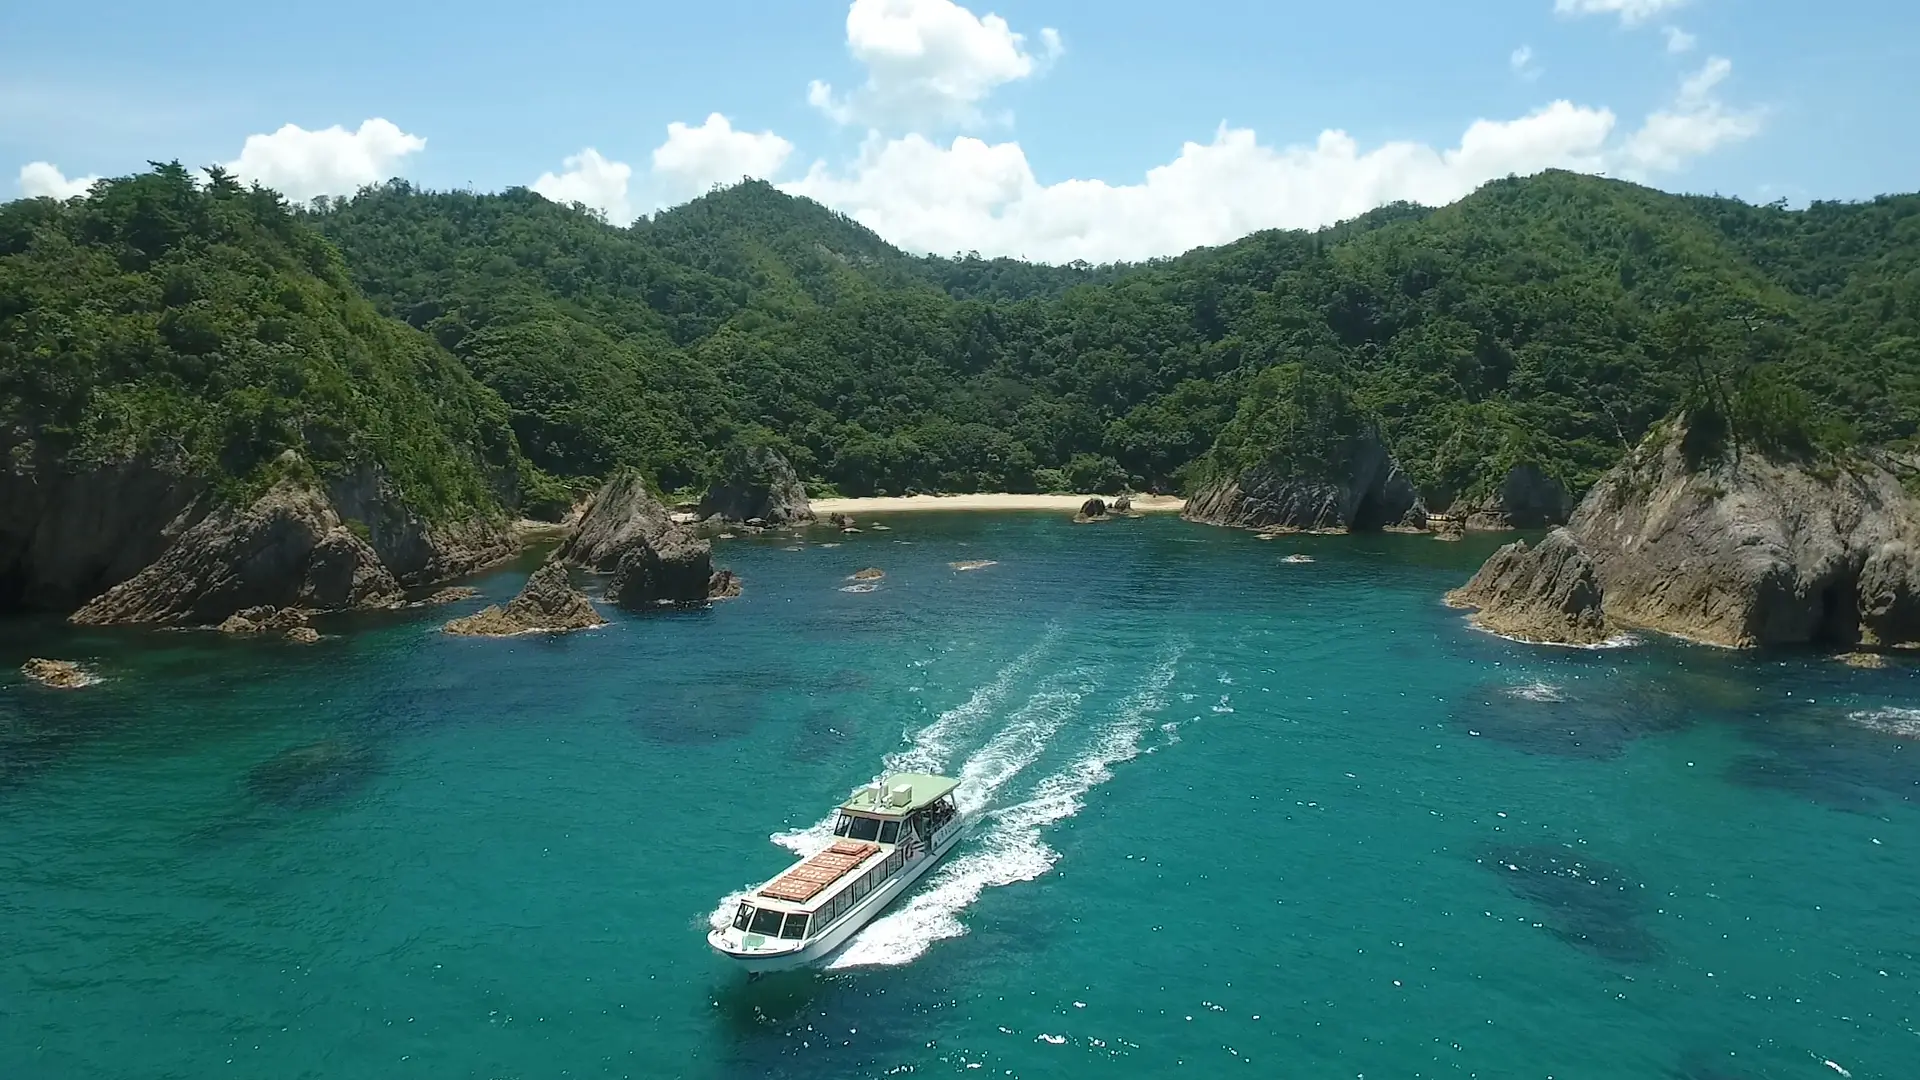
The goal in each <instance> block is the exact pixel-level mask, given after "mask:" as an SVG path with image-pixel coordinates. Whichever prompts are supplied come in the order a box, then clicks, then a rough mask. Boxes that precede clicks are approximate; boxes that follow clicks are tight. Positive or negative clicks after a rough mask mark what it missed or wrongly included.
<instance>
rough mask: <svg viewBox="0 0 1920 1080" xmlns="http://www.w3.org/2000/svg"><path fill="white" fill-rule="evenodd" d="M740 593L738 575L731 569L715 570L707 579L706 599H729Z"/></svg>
mask: <svg viewBox="0 0 1920 1080" xmlns="http://www.w3.org/2000/svg"><path fill="white" fill-rule="evenodd" d="M739 595H740V575H738V574H736V573H734V572H733V571H731V570H715V571H714V572H713V577H711V578H709V579H707V599H709V600H731V599H733V598H734V597H736V596H739Z"/></svg>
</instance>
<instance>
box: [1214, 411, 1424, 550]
mask: <svg viewBox="0 0 1920 1080" xmlns="http://www.w3.org/2000/svg"><path fill="white" fill-rule="evenodd" d="M1336 460H1337V461H1338V462H1339V464H1338V465H1337V466H1336V467H1335V468H1333V469H1331V470H1329V471H1327V472H1326V473H1324V474H1322V475H1315V476H1302V475H1295V474H1292V473H1289V472H1285V471H1282V470H1279V469H1274V468H1267V467H1260V468H1254V469H1249V470H1247V471H1245V472H1243V473H1241V474H1240V475H1238V476H1234V477H1226V478H1222V479H1219V480H1216V481H1214V482H1213V483H1211V484H1207V485H1204V486H1202V487H1201V488H1200V490H1198V491H1196V492H1195V493H1194V496H1193V498H1191V499H1189V500H1187V506H1186V509H1185V510H1183V511H1181V514H1180V516H1181V517H1184V518H1186V519H1187V520H1189V521H1198V522H1202V523H1204V524H1207V525H1226V526H1230V527H1233V528H1240V529H1284V530H1289V531H1293V530H1298V531H1301V532H1345V531H1364V530H1374V529H1384V528H1386V527H1388V526H1393V525H1400V526H1405V527H1409V528H1419V527H1424V526H1425V524H1426V517H1427V511H1426V507H1425V505H1424V504H1422V503H1421V501H1420V494H1419V492H1417V491H1415V490H1414V487H1413V483H1412V481H1410V480H1408V479H1407V475H1406V473H1404V472H1402V471H1401V469H1400V465H1399V463H1398V462H1396V461H1395V460H1394V459H1393V455H1392V453H1390V452H1389V451H1388V450H1387V445H1386V443H1385V442H1384V441H1382V440H1381V438H1380V435H1379V433H1378V432H1377V431H1368V432H1366V433H1364V434H1362V435H1359V436H1356V437H1354V438H1352V439H1350V440H1348V442H1347V445H1346V446H1345V447H1343V448H1342V449H1341V451H1340V453H1339V454H1338V455H1337V458H1336Z"/></svg>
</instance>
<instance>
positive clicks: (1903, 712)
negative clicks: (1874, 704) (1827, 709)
mask: <svg viewBox="0 0 1920 1080" xmlns="http://www.w3.org/2000/svg"><path fill="white" fill-rule="evenodd" d="M1847 719H1849V720H1851V721H1853V722H1854V723H1856V724H1859V725H1860V726H1861V727H1864V728H1867V729H1869V730H1871V731H1878V732H1880V733H1881V734H1883V735H1898V736H1899V737H1901V738H1903V739H1920V709H1862V710H1861V711H1859V712H1851V713H1848V714H1847Z"/></svg>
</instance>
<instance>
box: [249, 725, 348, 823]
mask: <svg viewBox="0 0 1920 1080" xmlns="http://www.w3.org/2000/svg"><path fill="white" fill-rule="evenodd" d="M379 770H380V756H379V754H378V753H376V752H375V751H374V749H373V748H372V747H370V746H367V745H366V744H364V743H358V742H350V741H345V740H340V739H323V740H321V741H320V742H316V743H309V744H307V745H306V746H296V747H294V748H292V749H290V750H283V751H281V752H280V753H278V754H275V755H274V756H273V757H271V758H268V759H267V760H266V761H263V762H261V763H260V764H258V765H256V766H254V767H253V769H252V771H250V772H248V773H247V793H248V794H249V795H251V796H252V797H253V798H254V799H255V801H257V802H261V803H264V804H266V805H269V806H277V807H281V808H283V809H302V808H306V807H311V806H317V805H320V804H323V803H328V802H334V801H337V800H340V799H345V798H349V797H351V796H353V795H356V794H358V793H359V792H361V791H362V790H364V789H365V788H366V787H367V786H368V785H369V784H370V783H372V781H373V778H374V777H375V776H376V775H377V774H378V773H379Z"/></svg>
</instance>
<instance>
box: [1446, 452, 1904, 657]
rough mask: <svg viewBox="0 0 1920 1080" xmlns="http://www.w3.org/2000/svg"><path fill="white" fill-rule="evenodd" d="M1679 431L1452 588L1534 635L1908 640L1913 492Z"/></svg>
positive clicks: (1743, 641) (1735, 641) (1849, 467)
mask: <svg viewBox="0 0 1920 1080" xmlns="http://www.w3.org/2000/svg"><path fill="white" fill-rule="evenodd" d="M1685 443H1686V434H1685V431H1684V430H1683V429H1682V428H1681V427H1680V426H1679V425H1668V426H1666V427H1662V428H1661V429H1659V430H1658V431H1656V432H1655V433H1654V434H1653V435H1651V436H1649V437H1648V440H1647V441H1646V442H1644V443H1643V444H1642V445H1641V446H1640V447H1639V448H1638V449H1637V450H1635V451H1634V452H1633V453H1632V454H1630V455H1629V456H1628V458H1627V460H1626V461H1623V462H1622V463H1621V464H1620V465H1619V466H1617V467H1616V468H1615V469H1614V470H1613V471H1611V472H1609V473H1608V474H1607V475H1606V476H1605V477H1603V478H1602V479H1601V480H1600V482H1599V483H1598V484H1596V485H1595V486H1594V489H1593V490H1592V491H1591V492H1589V493H1588V494H1587V497H1586V498H1585V499H1583V500H1581V503H1580V506H1579V508H1578V509H1577V510H1575V511H1574V514H1573V519H1572V520H1571V521H1570V522H1569V523H1568V524H1567V526H1566V527H1565V528H1564V529H1561V530H1556V531H1555V532H1554V533H1553V534H1552V536H1550V537H1549V539H1548V541H1547V542H1543V543H1542V544H1541V545H1540V546H1539V547H1537V548H1534V549H1531V550H1529V549H1527V548H1525V547H1524V546H1521V545H1509V546H1508V547H1505V548H1502V549H1500V551H1499V552H1496V553H1495V554H1494V556H1493V558H1492V559H1489V560H1488V562H1487V565H1486V566H1484V567H1482V569H1481V571H1480V573H1479V574H1476V575H1475V577H1474V581H1472V582H1469V583H1468V585H1467V586H1466V587H1465V588H1463V589H1461V590H1458V591H1457V592H1456V593H1455V594H1454V599H1455V601H1456V602H1458V603H1462V604H1467V605H1472V606H1479V607H1481V608H1482V611H1481V618H1482V620H1483V622H1485V624H1486V625H1488V626H1489V627H1490V628H1497V627H1498V625H1499V624H1500V623H1501V622H1503V621H1505V622H1508V623H1509V624H1510V625H1515V626H1530V627H1531V628H1532V630H1533V631H1534V632H1533V633H1520V634H1518V635H1517V636H1526V637H1530V638H1532V639H1534V640H1541V641H1560V642H1573V643H1580V642H1588V641H1592V640H1595V639H1596V637H1597V636H1605V634H1606V633H1607V628H1609V627H1614V626H1618V627H1630V628H1644V629H1649V630H1656V631H1660V632H1664V633H1669V634H1673V635H1676V636H1679V637H1683V638H1689V639H1693V640H1698V641H1704V642H1707V643H1710V644H1716V645H1726V646H1733V647H1742V648H1744V647H1752V646H1762V645H1782V644H1804V643H1809V642H1812V643H1827V644H1838V645H1851V644H1856V643H1858V644H1866V645H1878V646H1893V645H1901V644H1909V643H1915V642H1920V565H1917V564H1916V561H1915V560H1914V559H1913V557H1912V550H1913V546H1914V544H1915V543H1916V542H1917V541H1920V507H1917V506H1916V504H1915V502H1914V500H1913V499H1912V498H1911V497H1909V496H1908V495H1907V493H1906V492H1905V491H1904V490H1903V489H1902V488H1901V486H1900V483H1899V481H1898V480H1897V479H1896V478H1895V477H1894V476H1893V475H1892V474H1891V473H1890V472H1888V471H1887V470H1886V469H1884V468H1882V467H1880V466H1879V465H1878V464H1876V463H1874V462H1873V461H1871V460H1868V459H1864V458H1856V459H1851V460H1847V461H1842V462H1825V463H1821V464H1817V465H1816V464H1807V463H1801V462H1793V461H1784V460H1779V459H1775V458H1771V457H1768V456H1766V455H1763V454H1760V453H1758V452H1754V451H1748V452H1746V453H1744V454H1741V455H1739V456H1738V457H1735V458H1732V459H1730V460H1725V461H1720V462H1717V463H1710V464H1702V465H1694V464H1691V463H1690V462H1689V460H1688V458H1687V457H1686V455H1685V453H1684V449H1683V448H1684V445H1685ZM1596 611H1597V612H1598V613H1599V616H1600V618H1601V620H1602V621H1603V623H1604V624H1605V625H1604V626H1600V627H1598V628H1596V623H1595V621H1594V613H1595V612H1596ZM1556 627H1559V628H1561V629H1560V632H1557V633H1556V632H1555V629H1556Z"/></svg>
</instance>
